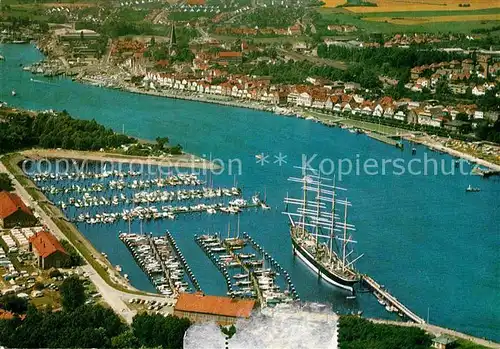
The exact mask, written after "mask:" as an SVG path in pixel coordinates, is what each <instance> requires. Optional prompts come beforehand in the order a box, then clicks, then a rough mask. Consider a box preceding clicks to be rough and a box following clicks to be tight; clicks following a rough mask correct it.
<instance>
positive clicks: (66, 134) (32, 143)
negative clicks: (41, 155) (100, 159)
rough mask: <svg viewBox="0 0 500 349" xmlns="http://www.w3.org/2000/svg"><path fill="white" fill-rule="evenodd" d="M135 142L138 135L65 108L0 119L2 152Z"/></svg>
mask: <svg viewBox="0 0 500 349" xmlns="http://www.w3.org/2000/svg"><path fill="white" fill-rule="evenodd" d="M135 143H137V139H135V138H132V137H128V136H126V135H122V134H118V133H115V132H114V131H113V130H111V129H109V128H105V127H104V126H103V125H101V124H98V123H97V121H95V120H79V119H74V118H72V117H71V116H69V114H68V113H67V112H65V111H63V112H62V113H58V114H52V113H40V114H38V115H36V116H32V115H29V114H27V113H11V114H8V115H6V116H5V118H4V119H3V122H0V154H1V153H6V152H11V151H15V150H18V149H24V148H29V147H42V148H64V149H75V150H93V151H96V150H100V149H101V148H102V149H113V148H118V147H120V146H121V145H125V144H135ZM140 148H141V149H142V150H141V151H142V153H143V154H142V153H141V154H140V155H151V151H150V149H149V148H147V147H143V146H140ZM164 148H165V151H166V152H170V153H172V154H179V153H181V152H182V147H181V146H180V145H177V146H174V147H171V148H168V147H164Z"/></svg>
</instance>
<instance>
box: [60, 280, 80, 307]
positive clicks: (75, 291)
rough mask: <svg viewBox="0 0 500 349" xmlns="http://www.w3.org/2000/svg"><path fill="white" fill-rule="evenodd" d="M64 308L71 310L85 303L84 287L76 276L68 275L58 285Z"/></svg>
mask: <svg viewBox="0 0 500 349" xmlns="http://www.w3.org/2000/svg"><path fill="white" fill-rule="evenodd" d="M60 293H61V298H62V305H63V308H64V310H66V311H73V310H75V309H76V308H78V307H79V306H81V305H83V304H84V303H85V287H84V286H83V282H82V281H81V280H80V279H79V278H78V276H75V275H73V276H70V277H69V278H67V279H66V280H64V281H63V283H62V284H61V287H60Z"/></svg>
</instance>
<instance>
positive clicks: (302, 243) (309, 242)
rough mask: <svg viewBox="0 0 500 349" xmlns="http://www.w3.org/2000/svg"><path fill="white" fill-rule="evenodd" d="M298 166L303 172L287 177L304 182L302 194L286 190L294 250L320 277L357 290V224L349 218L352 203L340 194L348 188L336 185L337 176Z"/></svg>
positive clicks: (341, 286) (287, 213) (286, 202)
mask: <svg viewBox="0 0 500 349" xmlns="http://www.w3.org/2000/svg"><path fill="white" fill-rule="evenodd" d="M299 169H300V170H301V171H302V175H303V176H302V177H301V178H298V177H290V178H288V180H289V181H291V182H296V183H301V184H302V191H303V195H302V198H292V197H289V196H288V194H287V197H286V198H285V200H284V201H285V204H286V210H285V212H283V213H284V214H285V215H287V216H288V218H289V220H290V237H291V239H292V247H293V252H294V254H295V255H297V256H298V257H299V258H300V259H301V260H302V261H303V262H304V263H305V264H306V265H307V266H308V267H309V268H310V269H312V270H313V271H314V272H315V273H317V274H318V276H319V277H321V278H323V279H324V280H325V281H327V282H328V283H330V284H332V285H334V286H337V287H340V288H343V289H346V290H348V291H351V292H353V293H354V285H355V284H356V283H357V282H359V280H360V275H359V273H358V272H357V271H356V269H355V268H354V263H355V262H356V261H357V260H358V259H359V258H361V257H362V256H363V255H360V256H358V257H356V258H354V250H353V248H352V246H353V244H355V243H356V241H354V240H353V238H352V233H353V232H354V231H355V230H356V228H355V226H354V225H353V224H349V223H348V222H347V212H348V208H349V207H351V206H352V203H351V202H350V201H348V200H347V198H340V197H339V196H338V194H337V193H338V192H341V191H346V189H345V188H341V187H338V186H336V185H335V179H333V180H332V179H327V178H322V177H321V176H320V174H319V172H318V171H316V170H313V169H304V168H299ZM289 206H294V207H296V210H295V211H292V210H290V209H289Z"/></svg>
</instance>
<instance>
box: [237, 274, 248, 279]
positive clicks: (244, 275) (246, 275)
mask: <svg viewBox="0 0 500 349" xmlns="http://www.w3.org/2000/svg"><path fill="white" fill-rule="evenodd" d="M247 277H248V274H236V275H233V278H235V279H245V278H247Z"/></svg>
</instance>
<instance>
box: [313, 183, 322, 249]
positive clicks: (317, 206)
mask: <svg viewBox="0 0 500 349" xmlns="http://www.w3.org/2000/svg"><path fill="white" fill-rule="evenodd" d="M317 180H318V193H317V195H316V227H315V237H314V238H315V241H316V246H318V234H319V208H320V204H321V202H320V197H321V188H320V184H321V179H320V177H318V179H317Z"/></svg>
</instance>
